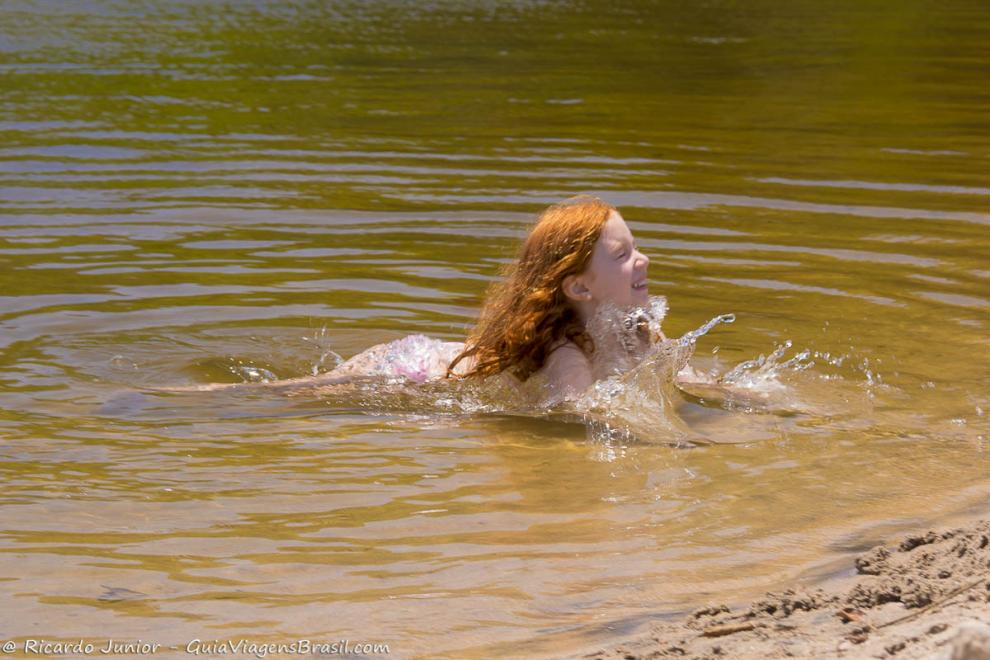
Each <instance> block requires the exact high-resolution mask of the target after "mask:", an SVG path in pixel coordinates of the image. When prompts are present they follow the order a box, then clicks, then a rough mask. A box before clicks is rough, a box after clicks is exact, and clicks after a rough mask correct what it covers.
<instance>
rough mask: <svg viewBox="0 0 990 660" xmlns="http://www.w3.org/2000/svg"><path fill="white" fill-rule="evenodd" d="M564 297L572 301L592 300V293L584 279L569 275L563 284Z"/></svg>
mask: <svg viewBox="0 0 990 660" xmlns="http://www.w3.org/2000/svg"><path fill="white" fill-rule="evenodd" d="M561 288H562V289H563V290H564V295H565V296H567V297H568V298H569V299H571V300H575V301H579V300H590V299H591V291H590V290H589V289H588V287H587V285H585V282H584V278H582V277H581V276H580V275H568V276H567V277H565V278H564V281H563V282H562V283H561Z"/></svg>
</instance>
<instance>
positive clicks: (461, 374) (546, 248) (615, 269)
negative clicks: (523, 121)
mask: <svg viewBox="0 0 990 660" xmlns="http://www.w3.org/2000/svg"><path fill="white" fill-rule="evenodd" d="M649 265H650V260H649V258H647V257H646V256H645V255H644V254H643V253H642V252H640V251H639V250H638V249H637V247H636V242H635V239H634V238H633V235H632V232H630V230H629V227H628V226H627V225H626V222H625V220H624V219H623V218H622V215H621V214H620V213H619V211H618V210H617V209H616V208H615V207H613V206H611V205H609V204H607V203H606V202H604V201H602V200H601V199H598V198H596V197H590V196H579V197H574V198H571V199H568V200H565V201H563V202H561V203H558V204H554V205H552V206H550V207H549V208H547V209H546V210H545V211H543V213H541V214H540V216H539V218H538V220H537V222H536V224H535V225H534V226H533V227H532V228H531V229H530V231H529V233H528V235H527V236H526V238H525V240H524V241H523V244H522V247H521V249H520V251H519V254H518V256H517V258H516V259H515V260H514V261H513V262H512V263H511V264H509V266H508V267H507V268H506V270H505V271H504V272H503V277H502V279H501V280H500V281H499V282H497V283H495V284H493V285H492V287H491V288H490V289H489V291H488V294H487V296H486V298H485V303H484V306H483V308H482V310H481V313H480V316H479V318H478V321H477V324H476V325H475V327H474V329H473V330H472V332H471V333H470V335H469V336H468V338H467V341H466V342H465V343H463V344H461V343H459V342H443V341H439V340H435V339H431V338H428V337H425V336H423V335H412V336H409V337H405V338H403V339H399V340H396V341H393V342H390V343H387V344H379V345H377V346H374V347H372V348H369V349H367V350H365V351H363V352H362V353H360V354H358V355H356V356H354V357H352V358H351V359H350V360H347V361H346V362H344V363H343V364H341V365H339V366H338V367H337V368H335V369H334V370H333V371H330V372H329V373H326V374H323V375H321V376H317V377H312V378H302V379H294V380H293V381H282V383H285V384H289V383H290V382H291V383H295V384H298V385H314V386H320V385H325V384H332V383H344V382H347V381H350V380H353V379H361V378H366V377H386V378H404V379H408V380H411V381H414V382H417V383H423V382H426V381H430V380H435V379H441V378H447V379H485V378H489V377H495V376H500V377H501V380H502V381H503V382H506V381H508V382H510V383H516V384H519V385H522V384H523V383H527V382H529V381H533V382H537V383H539V384H540V387H538V388H537V389H538V390H540V391H541V392H540V397H539V398H540V399H541V400H542V404H543V405H555V404H557V403H560V402H563V401H568V400H573V399H576V398H578V397H579V396H580V395H581V394H582V393H584V392H586V391H587V390H588V389H589V388H590V387H591V386H592V385H593V384H594V383H595V382H596V381H599V380H601V379H604V378H607V377H609V376H611V375H614V374H616V373H619V372H621V371H623V370H625V369H628V368H629V366H631V365H632V364H635V359H636V357H637V356H638V355H639V356H641V355H643V354H644V353H645V351H646V349H648V348H649V347H650V346H651V345H653V344H655V343H656V342H658V341H662V340H664V339H665V337H664V336H663V334H662V332H660V330H659V321H660V320H661V319H660V318H654V319H653V321H654V323H649V322H648V321H649V320H650V319H649V318H648V313H647V311H646V310H648V309H649V308H650V307H651V300H650V296H649V291H648V287H647V270H648V268H649ZM654 307H655V305H654ZM664 309H665V307H664ZM609 310H623V311H627V312H631V311H632V310H635V311H636V313H638V315H639V316H635V315H634V316H626V317H625V321H626V323H625V327H624V328H623V327H619V328H618V333H615V332H613V333H611V334H610V333H609V332H608V331H607V330H608V328H605V331H604V332H603V331H602V330H601V327H600V326H602V318H603V313H604V312H607V311H609ZM663 311H664V310H663V309H662V310H661V311H660V314H659V315H660V316H661V317H662V313H663ZM651 326H652V328H651ZM596 328H598V330H599V331H598V332H595V330H596ZM615 334H619V335H621V336H619V337H615V336H614V335H615ZM614 340H617V341H614ZM619 362H622V363H623V364H622V365H620V364H618V363H619ZM677 378H678V379H679V380H682V381H694V382H698V381H701V382H704V381H706V380H707V379H705V378H704V377H702V376H701V375H699V374H697V373H696V372H695V371H694V370H693V369H691V368H690V367H688V366H685V367H684V369H683V370H681V371H680V372H679V373H678V374H677Z"/></svg>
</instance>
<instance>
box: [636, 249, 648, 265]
mask: <svg viewBox="0 0 990 660" xmlns="http://www.w3.org/2000/svg"><path fill="white" fill-rule="evenodd" d="M636 254H637V255H638V258H637V260H638V261H639V264H640V265H641V266H642V267H643V268H646V267H647V266H649V265H650V258H649V257H648V256H646V255H645V254H643V253H642V252H640V251H639V250H636Z"/></svg>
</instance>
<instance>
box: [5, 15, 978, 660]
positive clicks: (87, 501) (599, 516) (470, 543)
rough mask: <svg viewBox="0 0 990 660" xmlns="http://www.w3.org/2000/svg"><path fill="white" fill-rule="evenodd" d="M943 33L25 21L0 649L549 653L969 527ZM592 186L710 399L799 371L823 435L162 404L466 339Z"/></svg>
mask: <svg viewBox="0 0 990 660" xmlns="http://www.w3.org/2000/svg"><path fill="white" fill-rule="evenodd" d="M950 5H951V6H945V5H944V4H941V3H940V4H938V5H935V4H934V3H930V2H908V3H906V4H903V5H901V6H899V7H898V8H897V10H896V11H895V10H890V9H887V10H882V9H881V8H867V7H864V6H860V4H859V3H839V4H838V5H835V6H832V7H823V6H821V5H820V3H811V2H796V3H789V4H788V5H787V6H786V7H783V6H781V5H780V3H755V4H750V5H747V6H745V7H743V6H739V5H737V4H731V3H707V4H705V5H691V6H687V5H680V4H675V3H670V4H664V3H647V2H636V3H632V4H629V5H627V6H626V7H625V8H624V9H616V8H615V7H614V6H613V5H612V4H607V3H601V2H582V3H562V4H556V5H553V4H550V5H548V4H543V3H538V2H512V3H502V4H495V3H468V2H465V3H444V4H440V5H436V6H433V5H422V4H417V5H407V4H393V3H387V2H368V3H347V2H341V3H329V4H327V5H326V6H321V7H317V6H314V5H309V4H298V5H297V4H292V5H287V4H282V3H275V2H260V1H259V2H255V3H251V4H245V5H240V6H234V7H232V6H228V5H222V4H220V3H215V4H214V3H190V2H181V1H179V0H176V1H174V2H167V1H165V0H157V1H151V2H144V3H136V2H135V3H126V2H114V3H110V2H88V3H76V4H73V5H72V6H71V7H67V6H65V5H64V4H63V3H54V2H27V1H22V0H15V1H13V2H8V3H5V4H4V6H3V7H2V8H0V93H2V96H0V284H2V291H0V294H2V295H0V407H2V410H0V438H2V442H0V468H2V471H3V477H4V485H5V487H4V489H3V493H2V495H0V520H2V533H0V551H2V552H3V556H4V560H3V562H2V563H0V598H2V603H3V611H4V614H5V617H4V618H5V626H4V630H3V631H2V633H3V636H4V637H6V638H15V639H20V640H23V639H25V638H30V637H34V638H39V637H45V638H46V639H67V640H74V639H78V638H80V637H82V638H86V639H92V640H94V641H97V640H106V639H107V638H109V637H113V638H114V639H137V638H140V639H144V640H154V641H158V642H159V643H162V644H175V645H178V646H180V647H184V645H185V644H186V643H187V642H188V641H190V640H192V639H195V638H200V639H204V640H224V639H232V638H249V639H254V640H259V641H261V640H270V641H286V640H291V639H297V638H308V639H311V640H336V639H342V638H347V639H349V640H351V641H375V642H385V643H388V644H389V645H390V650H391V652H392V655H393V656H397V657H411V656H417V655H424V656H425V655H434V654H448V655H450V656H458V657H465V656H472V655H474V656H479V657H491V656H493V655H524V656H530V655H552V654H556V653H565V652H568V651H571V650H574V649H578V648H580V647H582V646H583V645H586V644H595V643H599V642H601V641H603V640H608V639H613V638H615V637H617V636H621V635H623V634H626V633H628V632H630V631H633V630H635V629H636V627H637V626H638V625H640V624H642V623H643V622H645V621H647V620H648V619H649V618H650V617H652V616H657V615H659V614H662V613H664V612H671V611H675V610H678V609H682V608H687V607H692V606H694V605H695V604H697V603H699V602H701V601H707V600H714V599H718V600H720V601H726V600H730V601H731V600H733V599H736V598H744V597H746V596H747V595H751V594H753V593H754V592H761V591H763V590H765V589H771V588H774V587H775V586H777V585H780V584H782V583H783V582H784V581H786V580H790V579H792V578H794V577H797V576H804V577H805V578H807V579H818V578H820V577H822V576H823V575H825V574H827V572H828V571H829V570H830V566H833V565H834V564H831V563H830V562H833V561H834V560H835V559H837V558H840V557H843V556H847V555H848V553H851V552H854V551H856V550H859V549H861V548H862V547H865V546H868V545H869V544H871V543H872V542H873V541H875V540H877V539H879V538H882V537H884V536H885V535H886V534H887V533H889V532H891V531H892V530H895V529H897V528H900V527H905V526H911V525H915V524H922V523H927V521H929V520H933V519H937V518H940V517H944V516H946V515H950V514H953V513H957V512H959V511H962V510H966V509H968V508H973V507H975V509H972V510H979V509H980V507H982V506H983V504H984V503H985V502H986V500H987V496H988V493H990V478H988V476H987V475H988V470H987V467H988V453H987V450H988V447H990V445H988V442H990V424H988V421H987V414H986V412H987V411H990V388H988V385H990V360H988V358H990V350H988V349H990V340H988V339H987V336H988V328H990V261H988V258H987V255H988V254H990V232H988V225H990V211H988V210H987V200H988V197H990V174H988V172H990V167H988V165H990V139H988V136H990V130H988V129H990V119H988V116H987V113H986V112H985V110H986V107H987V102H988V98H987V91H986V90H987V86H986V84H985V82H986V81H985V77H986V76H985V73H986V71H987V67H988V64H990V53H988V51H987V49H986V44H987V43H990V15H988V14H987V12H986V10H985V8H984V7H983V6H982V5H981V4H979V3H976V2H958V3H950ZM56 10H58V11H56ZM578 192H590V193H594V194H598V195H600V196H602V197H604V198H605V199H607V200H608V201H610V202H612V203H614V204H616V205H617V206H619V207H620V209H621V210H622V211H623V213H624V216H625V217H626V219H627V221H629V223H630V226H631V228H632V230H633V232H634V233H635V234H636V235H637V238H638V239H639V243H640V246H641V249H643V251H644V252H645V253H646V254H647V255H648V256H649V257H650V258H651V261H652V266H651V279H650V286H651V290H652V291H653V292H654V293H662V294H664V295H666V296H667V297H668V299H669V301H670V308H671V309H670V313H669V315H668V320H667V321H666V323H665V326H664V327H665V330H666V331H667V332H668V334H671V335H674V336H676V335H678V334H680V333H683V332H685V331H688V330H690V329H692V328H695V327H697V326H698V325H700V324H701V323H703V322H704V321H706V320H707V319H709V318H711V317H712V316H715V315H716V314H721V313H729V312H731V313H735V314H736V316H737V320H736V322H735V323H734V324H733V325H731V326H722V327H719V328H717V329H716V330H713V331H712V333H711V334H710V335H708V336H706V337H704V338H702V339H701V340H700V341H699V343H698V348H697V354H696V363H697V364H698V365H700V366H701V367H702V368H705V369H716V370H718V371H719V372H725V371H727V370H729V369H731V368H733V367H735V366H737V365H739V364H740V363H743V362H745V361H747V360H752V359H754V358H757V357H758V356H759V355H761V354H763V355H768V354H769V353H771V351H773V350H774V348H775V347H776V346H779V345H782V344H783V343H784V342H786V341H788V340H789V341H790V342H792V348H791V349H789V350H788V351H787V352H785V354H784V357H783V358H782V360H787V359H789V358H791V357H793V356H795V355H798V354H799V353H800V352H802V351H808V356H807V357H806V358H805V359H803V360H802V361H801V364H802V365H805V366H807V368H806V369H804V370H803V371H797V370H783V371H782V372H781V379H782V382H784V383H786V384H788V386H789V387H790V388H791V390H790V392H791V395H792V399H793V398H798V399H801V402H802V403H807V404H809V405H808V406H806V410H805V412H794V411H786V410H777V411H776V412H774V411H770V412H760V411H756V412H746V411H745V410H744V409H740V408H736V409H733V410H724V409H722V408H721V407H719V406H718V405H714V404H712V403H711V402H708V403H705V404H702V403H701V402H699V401H698V400H696V399H690V398H685V399H684V401H682V407H681V413H682V414H683V417H684V419H685V421H686V423H687V424H689V425H690V426H691V427H692V428H694V429H696V430H698V431H699V432H702V433H704V434H705V435H706V436H707V437H708V438H709V439H710V440H712V441H714V442H715V443H716V444H713V445H709V446H703V447H696V448H683V447H682V448H678V447H674V446H670V445H669V444H668V443H665V442H664V438H663V437H653V438H641V440H640V441H637V442H628V443H623V442H617V441H612V442H606V441H604V440H603V439H602V438H601V437H600V436H598V435H595V434H594V433H591V432H589V431H588V430H587V429H586V428H585V427H584V426H583V425H581V424H577V423H568V422H565V421H560V420H555V419H554V420H548V419H539V418H525V417H518V416H509V415H496V414H489V415H484V414H478V415H463V414H458V415H454V414H439V413H438V412H437V411H436V410H430V409H424V410H408V409H401V407H399V408H396V407H392V408H389V407H385V408H375V407H374V406H370V405H366V404H367V403H368V402H367V401H363V402H362V401H350V402H344V403H347V405H342V404H341V402H340V401H334V400H329V399H326V398H322V397H318V396H313V397H309V398H307V397H293V398H286V397H283V396H279V395H274V394H270V393H269V394H265V393H251V394H236V395H235V394H223V395H220V394H218V395H214V396H192V395H189V394H181V393H175V394H162V393H157V394H156V393H149V392H148V391H147V389H148V388H154V387H161V386H181V385H189V384H194V383H203V382H210V381H216V380H225V381H230V382H236V381H238V380H242V379H244V380H249V379H255V378H260V377H265V376H275V377H290V376H299V375H304V374H308V373H312V372H313V371H314V369H315V370H316V371H325V370H327V369H329V368H330V367H331V366H332V365H333V364H334V361H335V359H334V357H333V355H332V354H331V351H334V352H336V353H338V354H339V355H341V356H343V357H348V356H350V355H353V354H355V353H357V352H359V351H361V350H362V349H364V348H367V347H368V346H370V345H372V344H374V343H377V342H380V341H385V340H390V339H394V338H398V337H401V336H404V335H407V334H411V333H423V334H427V335H430V336H434V337H439V338H444V339H450V340H459V339H462V338H463V335H464V331H465V330H466V328H467V327H468V326H469V324H470V323H471V320H472V318H473V314H474V313H475V312H476V310H477V309H478V306H479V304H480V301H481V297H482V295H483V293H484V290H485V287H486V285H487V284H488V282H490V281H491V278H493V277H494V276H495V274H496V272H497V269H498V266H499V264H501V263H503V262H504V261H505V260H506V259H508V258H510V256H511V255H512V253H513V250H514V248H515V245H516V243H517V241H518V240H519V238H520V236H521V235H522V232H523V231H524V228H525V227H526V225H527V224H528V223H529V222H530V221H531V220H532V218H533V216H534V214H535V213H536V212H537V211H539V210H540V209H541V208H542V207H543V206H545V205H546V204H548V203H550V202H553V201H556V200H559V199H560V198H562V197H565V196H569V195H571V194H574V193H578ZM812 362H813V363H814V364H813V365H812V364H811V363H812ZM809 411H810V412H809Z"/></svg>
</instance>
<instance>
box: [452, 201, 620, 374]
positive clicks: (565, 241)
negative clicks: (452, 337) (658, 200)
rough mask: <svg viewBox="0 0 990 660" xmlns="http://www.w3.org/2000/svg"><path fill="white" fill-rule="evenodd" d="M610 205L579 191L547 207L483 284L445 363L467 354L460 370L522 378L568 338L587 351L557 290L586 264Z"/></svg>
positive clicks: (577, 322)
mask: <svg viewBox="0 0 990 660" xmlns="http://www.w3.org/2000/svg"><path fill="white" fill-rule="evenodd" d="M612 211H615V207H613V206H611V205H610V204H607V203H605V202H603V201H602V200H600V199H598V198H597V197H591V196H587V195H582V196H579V197H572V198H570V199H567V200H564V201H563V202H560V203H558V204H554V205H552V206H550V207H549V208H547V209H546V210H545V211H543V213H541V214H540V217H539V218H538V219H537V221H536V224H535V225H533V227H532V228H531V229H530V231H529V233H528V235H527V236H526V239H525V240H524V241H523V244H522V247H521V248H520V250H519V255H518V257H517V258H516V259H515V260H514V261H513V262H512V263H510V264H508V266H506V268H505V269H504V270H503V272H502V277H501V279H500V281H498V282H496V283H494V284H493V285H492V286H491V287H489V289H488V292H487V294H486V296H485V303H484V305H483V306H482V309H481V313H480V314H479V316H478V321H477V323H476V324H475V326H474V329H473V330H472V331H471V333H470V334H469V335H468V338H467V341H466V342H465V347H464V350H463V351H462V352H461V353H460V354H459V355H457V357H455V358H454V360H453V361H452V362H451V363H450V366H448V367H447V377H448V378H450V377H451V376H455V375H456V374H454V367H455V366H457V364H458V363H459V362H460V361H461V360H464V359H466V358H470V357H474V358H475V363H474V365H473V366H472V367H471V368H470V369H469V370H468V371H467V372H466V373H465V374H463V377H464V378H468V377H479V378H481V377H485V376H492V375H495V374H498V373H501V372H503V371H506V370H508V371H509V373H511V374H512V375H514V376H515V377H516V378H518V379H519V380H521V381H525V380H526V379H528V378H529V377H530V376H532V375H533V374H534V373H535V372H537V371H539V370H540V369H541V368H542V367H543V365H544V364H545V363H546V360H547V357H548V356H549V355H550V353H551V352H552V351H553V350H555V349H556V348H558V347H559V346H561V345H563V344H564V343H565V341H564V340H569V341H572V342H574V344H576V345H577V346H578V348H580V349H581V350H582V351H583V352H584V353H585V354H586V355H591V354H592V353H593V352H594V350H595V347H594V342H593V341H592V340H591V336H590V335H589V334H588V332H587V330H585V327H584V324H583V323H582V322H581V319H580V318H579V317H578V315H577V311H576V310H575V309H574V307H573V306H572V305H571V303H570V302H569V301H568V299H567V297H566V296H565V295H564V290H563V282H564V278H566V277H567V276H569V275H579V274H581V273H583V272H584V271H585V270H586V269H587V267H588V264H589V263H590V261H591V253H592V251H593V250H594V248H595V243H596V242H597V241H598V237H599V236H601V233H602V227H603V226H604V225H605V222H606V221H607V220H608V217H609V214H611V213H612Z"/></svg>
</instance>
